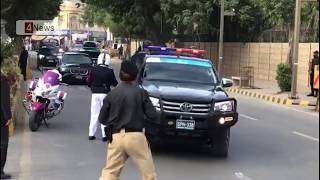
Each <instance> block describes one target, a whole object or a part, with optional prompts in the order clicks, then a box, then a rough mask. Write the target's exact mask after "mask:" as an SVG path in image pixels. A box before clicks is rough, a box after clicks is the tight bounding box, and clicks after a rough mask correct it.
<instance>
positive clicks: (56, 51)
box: [37, 46, 64, 68]
mask: <svg viewBox="0 0 320 180" xmlns="http://www.w3.org/2000/svg"><path fill="white" fill-rule="evenodd" d="M63 53H64V52H63V50H62V49H60V48H59V47H58V46H42V47H41V48H40V49H39V51H38V54H37V68H40V67H52V68H54V67H56V66H57V65H58V63H59V61H60V60H61V58H62V55H63Z"/></svg>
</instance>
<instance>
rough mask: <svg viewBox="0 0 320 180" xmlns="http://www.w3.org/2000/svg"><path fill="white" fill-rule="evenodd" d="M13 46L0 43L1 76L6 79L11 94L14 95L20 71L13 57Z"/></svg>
mask: <svg viewBox="0 0 320 180" xmlns="http://www.w3.org/2000/svg"><path fill="white" fill-rule="evenodd" d="M13 54H14V46H13V44H11V43H2V42H1V76H4V77H6V78H7V79H8V80H9V83H10V85H11V88H12V90H11V92H12V94H15V93H16V91H17V89H18V87H19V82H20V69H19V67H18V64H17V59H16V58H14V57H13Z"/></svg>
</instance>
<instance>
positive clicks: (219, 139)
mask: <svg viewBox="0 0 320 180" xmlns="http://www.w3.org/2000/svg"><path fill="white" fill-rule="evenodd" d="M229 142H230V128H227V129H221V130H218V132H216V133H214V136H213V137H212V138H211V143H210V146H209V148H210V152H211V154H212V155H214V156H217V157H224V158H226V157H228V151H229Z"/></svg>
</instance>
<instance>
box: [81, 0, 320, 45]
mask: <svg viewBox="0 0 320 180" xmlns="http://www.w3.org/2000/svg"><path fill="white" fill-rule="evenodd" d="M83 1H85V0H83ZM86 3H87V4H89V5H90V6H92V7H95V8H94V9H95V10H94V12H92V13H91V15H89V16H88V17H91V19H95V21H94V22H95V23H97V24H98V22H102V24H104V25H108V27H110V29H111V30H112V31H113V32H114V33H116V34H117V36H120V37H131V38H136V39H147V40H151V41H152V42H153V43H162V44H163V43H164V42H167V41H168V40H172V39H173V38H174V37H176V36H177V35H188V36H190V35H191V36H194V37H196V36H199V35H203V34H206V35H209V37H215V40H217V38H216V37H218V33H219V26H220V0H187V1H183V0H154V1H150V0H136V1H132V0H117V1H114V0H87V1H86ZM303 4H304V7H303V15H302V20H303V22H302V24H303V27H305V29H306V31H307V32H306V33H308V35H310V36H313V39H315V40H316V39H317V38H318V37H319V35H318V34H319V31H318V29H319V26H318V25H319V5H318V4H317V3H314V2H310V3H303ZM231 9H234V10H235V16H226V17H225V40H226V41H242V42H246V41H257V40H258V39H259V36H260V34H261V33H262V32H263V31H264V30H266V29H274V30H281V31H289V30H292V28H293V22H294V12H295V11H294V9H295V0H228V1H225V10H226V11H230V10H231ZM98 12H99V13H98ZM105 14H108V15H107V16H106V15H105ZM99 16H101V18H99ZM89 19H90V18H89ZM98 19H102V20H98ZM91 22H93V21H91ZM112 22H113V23H112ZM199 37H200V36H199ZM194 39H195V38H194ZM213 40H214V39H213Z"/></svg>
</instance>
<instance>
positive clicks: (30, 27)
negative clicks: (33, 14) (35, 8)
mask: <svg viewBox="0 0 320 180" xmlns="http://www.w3.org/2000/svg"><path fill="white" fill-rule="evenodd" d="M24 33H33V22H25V23H24Z"/></svg>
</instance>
